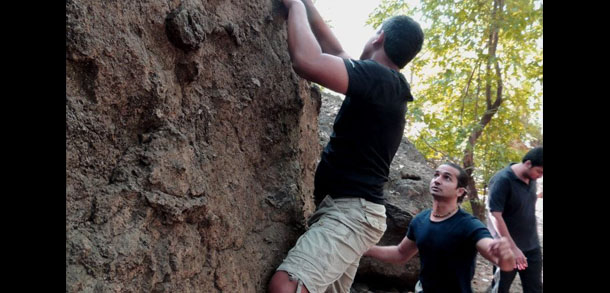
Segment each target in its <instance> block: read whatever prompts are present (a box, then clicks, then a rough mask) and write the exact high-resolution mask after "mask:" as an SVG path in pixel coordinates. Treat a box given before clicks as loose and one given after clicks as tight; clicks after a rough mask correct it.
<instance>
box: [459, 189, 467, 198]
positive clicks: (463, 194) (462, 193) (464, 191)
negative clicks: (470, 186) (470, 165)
mask: <svg viewBox="0 0 610 293" xmlns="http://www.w3.org/2000/svg"><path fill="white" fill-rule="evenodd" d="M460 192H461V196H465V195H466V187H458V197H460Z"/></svg>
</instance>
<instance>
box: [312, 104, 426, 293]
mask: <svg viewBox="0 0 610 293" xmlns="http://www.w3.org/2000/svg"><path fill="white" fill-rule="evenodd" d="M342 102H343V100H342V98H341V97H340V96H338V95H334V94H329V93H323V94H322V109H321V110H320V117H319V124H318V127H319V131H318V132H319V134H320V146H321V147H324V146H326V144H327V143H328V140H329V137H330V134H331V133H332V125H333V123H334V119H335V116H336V114H337V111H338V110H339V108H340V107H341V103H342ZM406 127H409V125H407V126H406ZM433 173H434V169H432V168H431V167H429V166H428V165H427V164H426V159H425V158H424V156H423V155H422V154H421V153H420V152H419V151H418V150H417V149H416V148H415V146H413V144H411V143H410V142H409V141H408V140H407V139H406V138H403V140H402V142H401V144H400V146H399V147H398V151H397V152H396V155H395V156H394V159H393V160H392V164H391V165H390V180H389V182H388V183H387V184H386V186H384V193H385V196H386V198H387V202H386V215H387V230H386V232H385V234H384V235H383V237H382V238H381V240H380V242H379V245H397V244H398V243H400V241H401V240H402V239H403V237H404V236H405V235H406V232H407V227H408V226H409V223H410V222H411V219H413V217H415V215H417V214H418V213H419V212H420V211H422V210H424V209H427V208H430V207H432V196H431V195H430V191H429V190H428V187H429V186H430V185H429V184H430V180H432V175H433ZM418 275H419V257H418V256H417V255H416V256H415V257H414V258H413V259H411V260H410V261H409V262H407V264H406V265H392V264H388V263H382V262H380V261H377V260H374V259H372V258H368V257H363V258H362V259H361V260H360V266H359V267H358V272H357V275H356V280H355V283H354V285H353V286H352V291H353V292H371V291H369V290H372V292H385V291H388V292H396V291H398V292H406V291H407V290H408V289H410V290H413V288H414V287H415V283H416V282H417V276H418Z"/></svg>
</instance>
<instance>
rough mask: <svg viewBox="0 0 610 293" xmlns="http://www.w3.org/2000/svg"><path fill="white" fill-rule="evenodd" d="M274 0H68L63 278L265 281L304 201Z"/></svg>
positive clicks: (309, 167)
mask: <svg viewBox="0 0 610 293" xmlns="http://www.w3.org/2000/svg"><path fill="white" fill-rule="evenodd" d="M284 17H285V11H283V8H282V7H281V4H280V1H270V0H269V1H245V0H236V1H218V0H210V1H173V0H170V1H91V0H68V1H67V2H66V208H67V211H66V212H67V213H66V214H67V218H66V233H67V241H66V288H67V290H66V291H67V292H265V291H266V285H267V282H268V281H269V278H270V277H271V274H272V273H273V271H274V270H275V268H276V267H277V266H278V265H279V263H280V262H281V261H282V259H283V257H284V256H285V254H286V252H287V251H288V249H289V248H290V247H291V246H292V245H293V244H294V242H295V241H296V238H297V237H298V236H299V235H300V234H301V233H302V232H303V231H304V223H305V220H306V218H307V217H308V216H309V214H310V213H311V212H312V211H313V208H314V206H313V198H312V194H313V190H312V189H313V174H314V170H315V169H314V168H315V166H316V162H317V159H318V158H319V153H320V148H319V145H318V133H317V120H316V119H317V116H318V113H319V107H320V94H319V91H317V90H315V89H312V88H311V87H310V86H309V84H308V83H307V82H305V81H304V80H302V79H300V78H298V77H297V76H296V74H295V73H294V72H293V70H292V67H291V63H290V59H289V55H288V49H287V43H286V29H285V19H284Z"/></svg>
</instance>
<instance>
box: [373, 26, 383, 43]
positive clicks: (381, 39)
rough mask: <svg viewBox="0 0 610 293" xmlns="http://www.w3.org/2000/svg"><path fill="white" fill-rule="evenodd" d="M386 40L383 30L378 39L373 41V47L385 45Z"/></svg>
mask: <svg viewBox="0 0 610 293" xmlns="http://www.w3.org/2000/svg"><path fill="white" fill-rule="evenodd" d="M384 38H385V33H384V32H383V30H381V32H380V33H379V35H377V37H376V38H375V39H374V40H373V45H376V46H379V45H383V40H384Z"/></svg>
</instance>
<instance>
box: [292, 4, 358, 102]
mask: <svg viewBox="0 0 610 293" xmlns="http://www.w3.org/2000/svg"><path fill="white" fill-rule="evenodd" d="M283 2H284V5H285V6H286V8H288V51H289V53H290V59H291V60H292V66H293V68H294V70H295V72H296V73H297V74H298V75H300V76H301V77H303V78H305V79H307V80H309V81H313V82H315V83H318V84H320V85H322V86H324V87H326V88H329V89H331V90H333V91H335V92H338V93H342V94H345V92H346V91H347V85H348V76H347V69H346V68H345V64H344V63H343V59H342V58H341V57H338V56H335V55H331V54H327V53H324V52H323V51H322V47H321V46H320V44H319V43H318V40H317V39H316V37H315V35H314V33H313V31H312V30H311V27H310V25H309V21H308V19H307V10H306V8H305V5H304V4H303V2H301V0H283ZM337 44H338V42H337ZM339 47H340V46H339Z"/></svg>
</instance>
